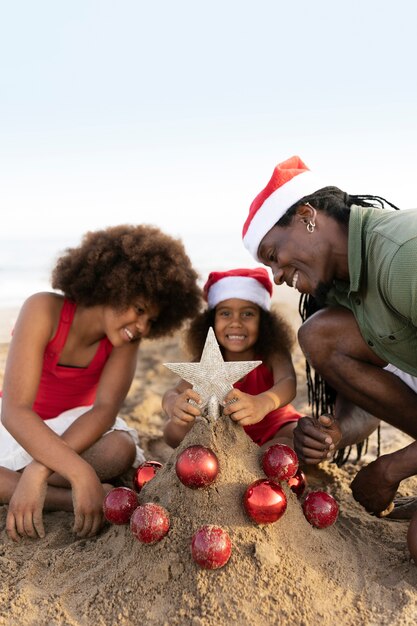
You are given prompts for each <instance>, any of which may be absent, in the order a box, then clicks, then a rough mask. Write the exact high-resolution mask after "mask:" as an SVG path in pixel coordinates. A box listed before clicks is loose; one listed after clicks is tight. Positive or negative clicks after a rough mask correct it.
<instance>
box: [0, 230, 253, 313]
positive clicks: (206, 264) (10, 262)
mask: <svg viewBox="0 0 417 626" xmlns="http://www.w3.org/2000/svg"><path fill="white" fill-rule="evenodd" d="M182 240H183V243H184V245H185V248H186V251H187V254H188V255H189V257H190V259H191V262H192V263H193V266H194V267H195V269H196V271H197V272H198V273H199V276H200V282H201V283H203V282H204V281H205V280H206V278H207V275H208V272H210V271H211V270H224V269H230V268H233V267H254V266H255V265H256V263H255V261H254V260H253V259H252V258H251V257H250V256H249V253H248V252H247V251H246V250H245V248H244V247H243V244H242V241H241V238H240V235H239V233H237V232H236V233H234V232H232V233H230V232H211V233H207V232H206V233H204V234H202V233H187V234H186V235H184V236H183V237H182ZM79 242H80V237H75V236H72V237H63V236H60V235H58V236H56V237H49V238H40V237H34V238H33V239H19V238H18V237H15V238H12V239H1V238H0V309H5V308H15V307H17V308H18V307H20V306H21V305H22V303H23V302H24V300H25V299H26V298H27V297H28V296H30V295H31V294H32V293H36V292H38V291H50V290H51V283H50V277H51V272H52V269H53V267H54V265H55V263H56V260H57V259H58V257H59V256H60V255H61V254H62V253H63V252H64V251H65V249H66V248H68V247H72V246H77V245H78V244H79Z"/></svg>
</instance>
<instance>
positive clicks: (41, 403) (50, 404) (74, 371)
mask: <svg viewBox="0 0 417 626" xmlns="http://www.w3.org/2000/svg"><path fill="white" fill-rule="evenodd" d="M76 308H77V305H76V304H75V303H74V302H70V301H69V300H64V304H63V306H62V310H61V316H60V319H59V324H58V329H57V331H56V333H55V336H54V337H53V338H52V339H51V341H50V342H49V343H48V345H47V346H46V348H45V352H44V356H43V367H42V374H41V380H40V383H39V388H38V393H37V395H36V400H35V402H34V404H33V410H34V411H36V413H37V414H38V415H39V416H40V417H41V418H42V419H43V420H48V419H51V418H53V417H57V416H58V415H59V414H60V413H62V412H63V411H67V410H68V409H73V408H75V407H77V406H88V405H91V404H94V401H95V398H96V392H97V387H98V383H99V380H100V376H101V372H102V371H103V368H104V366H105V364H106V361H107V359H108V358H109V356H110V353H111V351H112V349H113V346H112V344H111V343H110V341H109V340H108V339H107V337H105V338H104V339H102V340H101V341H100V344H99V346H98V348H97V352H96V353H95V355H94V357H93V359H92V361H91V363H90V364H89V365H88V367H66V366H62V365H58V361H59V357H60V355H61V352H62V349H63V347H64V346H65V342H66V340H67V337H68V333H69V330H70V328H71V324H72V321H73V319H74V314H75V310H76Z"/></svg>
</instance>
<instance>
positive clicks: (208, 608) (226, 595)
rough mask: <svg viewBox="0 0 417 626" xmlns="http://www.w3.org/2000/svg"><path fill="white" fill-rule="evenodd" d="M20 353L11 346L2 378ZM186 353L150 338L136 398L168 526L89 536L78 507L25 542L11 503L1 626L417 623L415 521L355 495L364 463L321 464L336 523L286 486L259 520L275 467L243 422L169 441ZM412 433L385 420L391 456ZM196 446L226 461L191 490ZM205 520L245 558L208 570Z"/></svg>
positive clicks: (152, 486) (154, 492) (138, 424)
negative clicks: (261, 484)
mask: <svg viewBox="0 0 417 626" xmlns="http://www.w3.org/2000/svg"><path fill="white" fill-rule="evenodd" d="M280 295H281V301H280V302H279V303H278V308H279V309H280V311H281V312H282V313H283V314H284V315H285V316H286V317H287V318H288V319H289V320H291V321H292V322H293V324H294V326H295V327H297V326H298V324H299V317H298V312H297V299H296V298H295V297H294V296H293V295H291V296H288V297H287V296H285V301H283V299H282V293H280ZM0 321H1V320H0ZM6 352H7V343H3V344H2V345H1V349H0V372H1V373H0V380H1V375H2V372H3V369H4V362H5V355H6ZM183 359H184V354H183V353H182V350H181V341H180V338H179V337H178V336H177V337H172V338H168V339H164V340H159V341H155V342H144V344H143V346H142V347H141V349H140V353H139V360H138V366H137V375H136V377H135V380H134V383H133V385H132V388H131V390H130V392H129V395H128V397H127V400H126V403H125V406H124V408H123V415H124V417H125V418H126V420H127V421H128V423H129V424H130V425H132V426H134V427H135V428H136V429H137V431H138V433H139V435H140V438H141V442H142V446H143V448H144V450H145V453H146V457H147V458H148V459H153V460H158V461H161V462H162V463H163V464H164V465H163V468H162V469H161V470H160V471H159V472H158V474H157V475H156V477H155V479H154V480H153V481H151V482H150V483H148V485H146V487H145V488H144V489H143V490H142V492H141V494H140V501H141V502H147V501H153V502H158V503H159V504H162V505H163V506H165V507H166V509H167V510H168V511H169V514H170V519H171V528H170V531H169V533H168V535H167V536H166V537H165V538H164V539H163V540H162V541H161V542H160V543H158V544H155V545H143V544H140V543H139V542H138V541H137V540H136V539H135V538H134V537H133V535H132V534H131V532H130V529H129V527H128V526H110V525H107V526H106V527H105V528H104V530H103V531H102V533H101V534H100V535H99V536H98V537H96V538H93V539H77V538H75V537H74V536H73V535H72V533H71V524H72V516H71V515H70V514H68V513H63V512H62V513H61V512H58V513H47V514H45V526H46V531H47V535H46V537H45V538H44V539H38V540H23V541H21V542H20V543H19V544H14V543H12V542H11V541H9V540H8V538H7V536H6V533H5V530H4V525H5V519H6V511H7V509H6V507H5V506H3V507H0V529H1V530H0V546H1V547H0V570H1V583H2V584H1V588H0V625H7V626H35V625H36V626H55V625H58V624H59V625H65V626H67V625H68V626H91V625H94V626H113V625H115V624H118V625H121V626H133V625H135V626H136V625H139V624H140V625H141V624H144V625H145V624H146V625H149V626H153V625H155V626H159V625H160V626H177V625H178V626H188V625H190V626H211V625H213V626H214V625H216V626H220V625H221V626H223V625H225V624H239V625H242V626H246V625H247V626H257V625H260V626H261V625H262V626H265V625H276V624H280V625H281V626H287V625H288V626H289V625H291V626H292V625H294V626H301V625H303V626H315V625H316V624H320V625H321V626H334V624H343V625H346V626H356V625H358V626H359V625H360V626H363V625H369V626H371V625H372V626H374V625H375V626H376V625H387V626H388V625H390V626H392V625H398V626H408V625H410V626H411V625H415V624H416V623H417V601H416V597H417V596H416V587H417V567H416V566H415V565H414V564H413V563H412V562H411V561H410V557H409V554H408V551H407V547H406V531H407V523H406V522H394V521H388V520H380V519H377V518H375V517H372V516H370V515H368V514H367V513H366V512H365V511H364V510H363V509H362V508H361V507H360V506H359V505H358V504H357V503H356V502H354V500H353V499H352V496H351V492H350V489H349V484H350V481H351V480H352V478H353V476H354V475H355V473H356V472H357V470H358V465H355V464H353V463H350V462H349V463H347V464H346V465H345V466H344V467H342V468H337V467H336V466H335V465H334V464H330V463H325V464H323V465H322V466H321V467H320V468H316V469H314V470H312V471H311V472H309V474H308V477H307V478H308V487H309V489H315V488H323V489H325V490H327V491H329V492H330V493H331V494H332V495H333V496H334V497H335V498H336V499H337V500H338V502H339V505H340V514H339V518H338V521H337V522H336V523H335V524H334V525H333V526H332V527H330V528H327V529H322V530H318V529H315V528H313V527H312V526H310V525H309V524H308V523H307V521H306V520H305V518H304V516H303V514H302V510H301V505H300V501H299V500H297V498H296V497H295V495H294V494H293V493H292V492H290V491H289V490H288V489H287V488H286V486H284V490H285V491H286V494H287V498H288V506H287V511H286V513H285V514H284V516H283V517H282V518H281V519H280V520H279V521H278V522H276V523H274V524H270V525H263V526H257V525H255V524H253V523H252V522H250V521H249V520H248V518H246V516H245V514H244V512H243V509H242V505H241V499H242V495H243V493H244V491H245V489H246V487H247V485H248V484H249V483H251V482H252V481H253V480H255V479H257V478H261V477H263V473H262V470H261V469H260V465H259V449H258V448H257V446H256V445H255V444H253V443H252V442H251V440H250V439H249V438H248V437H247V436H246V435H245V434H244V432H243V431H242V429H241V428H239V427H238V426H235V425H234V424H232V423H231V421H230V420H220V421H219V422H217V423H216V424H215V425H214V426H212V427H209V426H207V425H206V424H205V423H204V422H198V423H197V424H196V426H195V427H194V429H193V430H192V431H191V433H190V434H189V435H188V436H187V438H186V440H184V442H183V443H182V445H181V447H180V448H179V449H178V450H177V451H174V452H173V451H172V449H171V448H169V447H168V446H167V445H166V444H164V442H163V441H162V435H161V433H162V427H163V422H164V419H163V416H162V413H161V408H160V402H161V396H162V394H163V393H164V391H165V390H166V389H167V388H168V387H170V386H172V385H173V384H174V383H175V381H176V377H175V375H173V374H172V373H171V372H169V371H168V370H167V369H166V368H165V367H164V366H163V363H164V362H172V361H181V360H183ZM294 361H295V366H296V371H297V377H298V387H299V393H298V396H297V399H296V401H295V402H294V404H295V406H296V407H297V408H298V409H299V410H300V411H301V412H303V413H308V406H307V400H306V390H305V371H304V359H303V357H302V355H301V353H300V351H299V349H297V350H296V351H295V354H294ZM409 441H410V439H409V438H408V437H406V436H405V435H403V434H402V433H399V432H398V431H396V430H394V429H393V428H391V427H389V426H384V427H383V428H382V452H383V453H386V452H390V451H393V450H395V449H398V448H399V447H402V446H404V445H406V444H407V443H409ZM194 443H200V444H202V445H207V446H209V447H211V448H212V449H213V450H214V451H215V452H216V454H217V456H218V458H219V462H220V468H221V471H220V474H219V477H218V479H217V481H216V483H215V484H214V485H212V486H211V487H208V488H206V489H198V490H191V489H188V488H186V487H184V486H183V485H182V484H181V483H180V482H179V481H178V479H177V477H176V474H175V468H174V466H175V459H176V456H177V454H178V452H179V451H181V450H182V449H183V448H184V447H186V446H188V445H191V444H194ZM375 449H376V434H374V435H372V437H371V438H370V442H369V450H368V453H367V455H366V456H365V457H364V459H363V460H362V461H361V462H360V463H359V466H360V465H361V464H363V463H366V462H369V461H370V460H372V459H373V458H375V457H374V455H375ZM129 480H130V477H129V476H127V477H126V484H127V485H129V482H128V481H129ZM416 492H417V480H416V479H414V478H413V479H409V480H408V481H405V482H404V483H403V484H402V485H401V493H402V494H403V495H411V494H413V493H416ZM203 524H216V525H220V526H223V527H224V528H225V529H226V530H227V531H228V532H229V534H230V537H231V540H232V544H233V549H232V556H231V558H230V561H229V562H228V564H227V565H226V566H225V567H223V568H222V569H219V570H216V571H208V570H202V569H200V568H199V567H198V566H197V565H196V564H194V562H193V561H192V558H191V554H190V538H191V536H192V534H193V532H194V531H195V530H197V529H198V528H199V527H200V526H201V525H203Z"/></svg>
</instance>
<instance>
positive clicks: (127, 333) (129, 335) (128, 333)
mask: <svg viewBox="0 0 417 626" xmlns="http://www.w3.org/2000/svg"><path fill="white" fill-rule="evenodd" d="M125 333H126V335H127V336H128V337H129V339H130V340H131V341H132V339H133V333H131V332H130V330H129V329H128V328H125Z"/></svg>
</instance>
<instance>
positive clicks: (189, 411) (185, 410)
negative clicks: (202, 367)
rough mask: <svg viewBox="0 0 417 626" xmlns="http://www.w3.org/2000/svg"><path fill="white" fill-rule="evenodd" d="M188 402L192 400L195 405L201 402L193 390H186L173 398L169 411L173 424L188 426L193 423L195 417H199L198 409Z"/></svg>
mask: <svg viewBox="0 0 417 626" xmlns="http://www.w3.org/2000/svg"><path fill="white" fill-rule="evenodd" d="M189 400H193V401H194V402H195V403H196V404H199V403H200V402H201V398H200V396H199V395H198V393H197V392H195V391H193V389H186V390H185V391H183V392H182V393H180V394H178V395H177V397H176V398H175V401H174V403H173V405H172V411H171V420H172V421H173V422H174V423H175V424H178V425H187V426H189V425H190V424H192V423H194V421H195V418H196V417H198V416H199V415H201V411H200V409H199V407H198V406H195V404H192V403H191V402H189Z"/></svg>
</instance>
